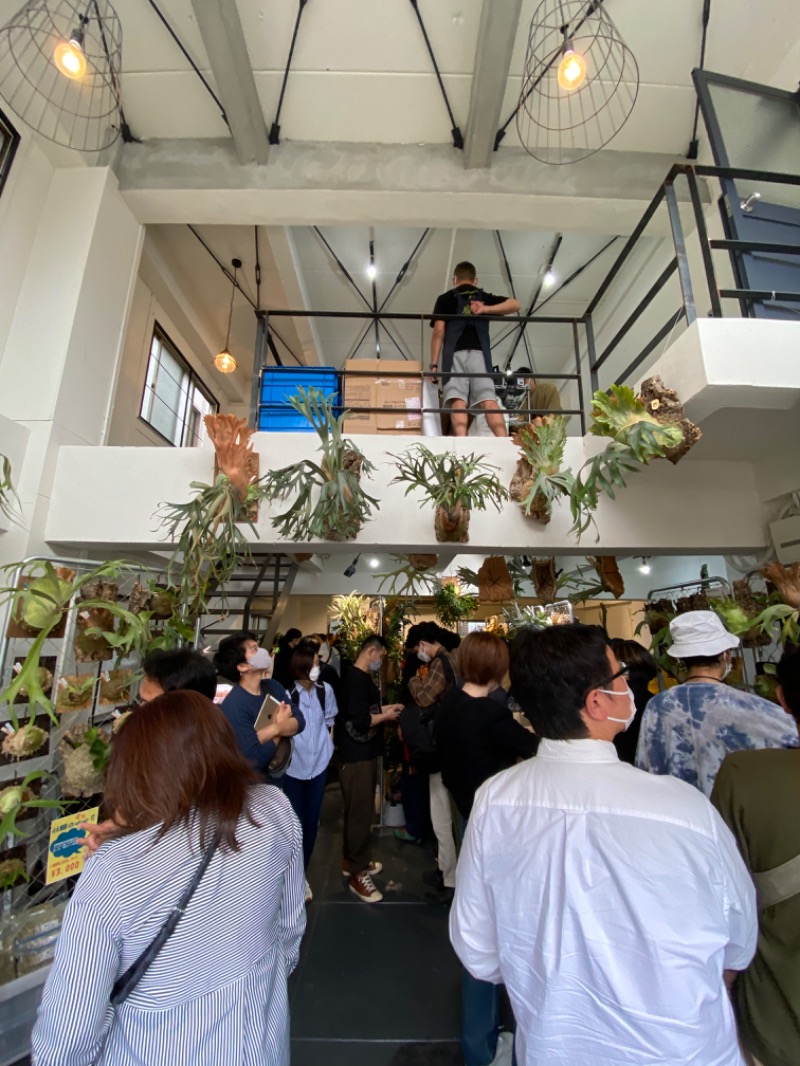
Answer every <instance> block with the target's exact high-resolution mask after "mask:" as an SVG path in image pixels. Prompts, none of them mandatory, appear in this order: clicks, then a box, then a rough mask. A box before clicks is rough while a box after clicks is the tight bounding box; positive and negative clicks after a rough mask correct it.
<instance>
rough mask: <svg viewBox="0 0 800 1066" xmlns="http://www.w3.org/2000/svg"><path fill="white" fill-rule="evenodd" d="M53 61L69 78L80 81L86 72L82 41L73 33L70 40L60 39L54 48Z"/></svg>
mask: <svg viewBox="0 0 800 1066" xmlns="http://www.w3.org/2000/svg"><path fill="white" fill-rule="evenodd" d="M53 62H54V63H55V65H56V67H57V69H58V70H60V71H61V73H62V74H64V75H65V76H66V77H67V78H72V79H73V81H79V80H80V79H81V78H82V77H83V76H84V74H85V73H86V56H85V55H84V54H83V48H82V47H81V42H80V41H79V40H78V38H77V35H76V34H73V36H72V37H70V39H69V40H68V41H59V42H58V44H57V45H56V46H55V49H54V50H53Z"/></svg>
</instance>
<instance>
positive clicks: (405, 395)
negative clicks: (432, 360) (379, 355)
mask: <svg viewBox="0 0 800 1066" xmlns="http://www.w3.org/2000/svg"><path fill="white" fill-rule="evenodd" d="M344 369H345V373H344V399H343V401H342V402H343V404H344V406H345V407H346V408H347V407H349V406H351V405H352V406H353V407H382V408H384V410H383V411H381V412H380V413H378V412H377V411H374V412H371V413H370V412H361V413H355V412H354V413H352V414H350V415H348V417H347V418H346V419H345V423H344V432H345V433H347V434H356V433H387V434H388V433H408V434H413V435H419V434H420V433H421V432H422V377H421V373H422V364H421V363H420V362H417V361H414V362H412V361H411V360H406V359H350V360H348V362H347V363H345V368H344ZM348 370H362V371H369V372H370V373H371V374H372V375H374V376H372V377H367V376H366V375H365V376H363V377H362V376H360V375H359V376H358V377H352V376H348V374H347V371H348ZM392 371H395V372H396V371H402V372H403V373H406V374H408V375H410V376H409V377H385V376H383V375H384V374H386V373H388V372H392Z"/></svg>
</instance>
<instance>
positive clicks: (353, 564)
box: [344, 552, 361, 577]
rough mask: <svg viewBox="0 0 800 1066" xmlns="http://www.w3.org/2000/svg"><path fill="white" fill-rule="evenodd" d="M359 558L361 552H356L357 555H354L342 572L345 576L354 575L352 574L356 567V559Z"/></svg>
mask: <svg viewBox="0 0 800 1066" xmlns="http://www.w3.org/2000/svg"><path fill="white" fill-rule="evenodd" d="M360 558H361V552H359V553H358V555H357V556H356V557H355V559H353V561H352V563H350V565H349V566H348V568H347V569H346V570H345V572H344V576H345V577H353V576H354V574H355V572H356V568H357V567H358V560H359V559H360Z"/></svg>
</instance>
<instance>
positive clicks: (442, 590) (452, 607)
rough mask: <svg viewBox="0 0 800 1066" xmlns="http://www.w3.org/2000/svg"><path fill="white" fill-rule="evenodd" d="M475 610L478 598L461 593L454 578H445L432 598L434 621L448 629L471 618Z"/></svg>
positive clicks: (458, 584) (459, 586) (459, 585)
mask: <svg viewBox="0 0 800 1066" xmlns="http://www.w3.org/2000/svg"><path fill="white" fill-rule="evenodd" d="M477 608H478V597H477V596H470V595H469V594H467V593H464V592H462V591H461V583H460V582H459V581H458V580H457V579H456V578H445V579H444V580H443V581H442V583H441V585H440V586H439V589H438V591H437V592H436V595H435V596H434V597H433V609H434V613H435V615H436V620H437V621H438V622H441V623H442V625H443V626H445V627H447V628H448V629H449V628H452V627H453V626H455V625H457V624H458V623H459V622H463V621H465V620H466V619H467V618H471V617H472V615H473V614H474V613H475V611H476V610H477Z"/></svg>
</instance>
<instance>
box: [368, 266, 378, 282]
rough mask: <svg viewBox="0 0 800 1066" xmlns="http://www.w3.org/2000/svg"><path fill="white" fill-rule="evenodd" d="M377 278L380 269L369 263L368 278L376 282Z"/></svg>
mask: <svg viewBox="0 0 800 1066" xmlns="http://www.w3.org/2000/svg"><path fill="white" fill-rule="evenodd" d="M377 276H378V268H377V267H376V266H375V264H374V263H369V265H368V266H367V277H368V278H369V280H370V281H374V280H375V278H377Z"/></svg>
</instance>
